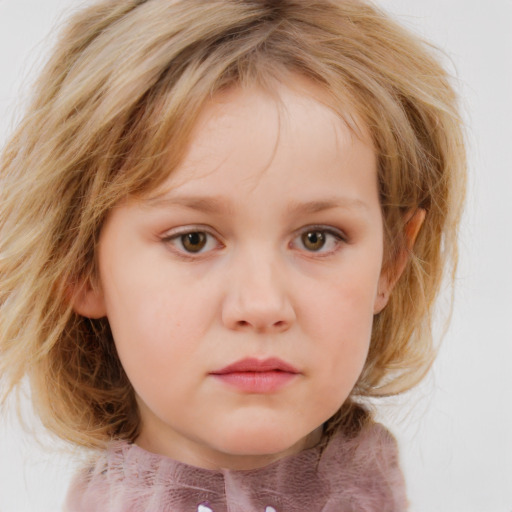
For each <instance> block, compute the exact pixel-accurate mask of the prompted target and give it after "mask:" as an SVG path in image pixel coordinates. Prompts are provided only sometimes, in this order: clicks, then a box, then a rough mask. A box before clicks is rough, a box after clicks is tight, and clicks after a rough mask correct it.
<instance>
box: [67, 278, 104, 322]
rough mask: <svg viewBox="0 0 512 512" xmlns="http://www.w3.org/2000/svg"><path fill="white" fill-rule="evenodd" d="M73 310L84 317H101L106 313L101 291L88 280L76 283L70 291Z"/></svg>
mask: <svg viewBox="0 0 512 512" xmlns="http://www.w3.org/2000/svg"><path fill="white" fill-rule="evenodd" d="M71 300H72V304H73V310H74V311H75V313H77V314H78V315H81V316H85V317H86V318H103V317H104V316H106V315H107V311H106V307H105V299H104V297H103V291H102V290H101V288H100V287H96V286H93V285H92V284H91V282H90V281H89V280H87V281H84V282H82V283H80V284H78V285H77V286H76V288H75V290H73V293H71Z"/></svg>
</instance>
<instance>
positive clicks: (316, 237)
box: [302, 231, 325, 251]
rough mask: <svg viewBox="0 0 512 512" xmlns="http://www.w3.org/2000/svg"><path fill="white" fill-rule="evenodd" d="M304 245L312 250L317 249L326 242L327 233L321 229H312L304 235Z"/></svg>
mask: <svg viewBox="0 0 512 512" xmlns="http://www.w3.org/2000/svg"><path fill="white" fill-rule="evenodd" d="M302 239H303V242H304V246H305V247H306V249H309V250H310V251H317V250H318V249H321V248H322V247H323V246H324V244H325V235H324V234H323V233H322V232H320V231H311V232H309V233H306V234H305V235H303V237H302Z"/></svg>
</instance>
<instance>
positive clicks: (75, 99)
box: [0, 0, 465, 446]
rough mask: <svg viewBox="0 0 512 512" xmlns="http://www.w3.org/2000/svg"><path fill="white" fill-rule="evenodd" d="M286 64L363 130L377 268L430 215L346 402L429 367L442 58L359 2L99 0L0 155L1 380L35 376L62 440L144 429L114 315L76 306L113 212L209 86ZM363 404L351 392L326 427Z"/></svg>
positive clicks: (441, 235)
mask: <svg viewBox="0 0 512 512" xmlns="http://www.w3.org/2000/svg"><path fill="white" fill-rule="evenodd" d="M290 72H291V73H295V74H300V75H302V76H304V77H306V78H308V79H310V80H312V81H314V82H315V83H317V84H319V85H320V86H321V87H322V88H323V89H324V90H325V91H326V92H327V93H328V94H329V95H330V97H331V98H332V104H333V108H335V109H336V111H338V112H339V113H340V115H342V116H345V117H347V116H348V114H349V113H350V112H355V113H356V114H357V117H358V119H360V120H361V121H362V123H363V124H364V126H365V127H366V129H367V130H368V131H369V133H370V134H371V137H372V139H373V144H374V147H375V151H376V153H377V156H378V179H379V187H380V195H381V204H382V211H383V217H384V225H385V246H386V257H385V262H384V265H389V264H390V263H391V262H392V261H393V260H394V259H395V258H396V257H397V255H398V254H399V253H400V251H403V250H404V244H405V241H404V236H403V233H404V229H405V222H406V220H407V219H406V217H407V213H408V212H413V211H414V210H416V209H418V208H422V209H424V210H425V211H426V218H425V221H424V224H423V227H422V229H421V231H420V233H419V235H418V238H417V240H416V244H415V246H414V251H413V254H411V256H410V259H409V263H408V264H407V267H406V269H405V271H404V273H403V275H402V276H401V278H400V279H399V281H398V283H397V285H396V286H395V289H394V291H393V293H392V295H391V298H390V301H389V303H388V305H387V307H386V308H385V309H384V310H383V311H382V312H381V313H380V314H378V315H377V316H376V317H375V321H374V326H373V333H372V340H371V346H370V351H369V354H368V359H367V362H366V365H365V368H364V370H363V373H362V375H361V377H360V379H359V381H358V383H357V384H356V387H355V388H354V391H353V394H352V395H353V397H358V396H381V395H389V394H396V393H400V392H403V391H404V390H407V389H409V388H410V387H412V386H414V385H415V384H416V383H417V382H419V380H420V379H421V378H422V377H423V376H424V374H425V372H426V371H427V370H428V368H429V367H430V365H431V363H432V361H433V358H434V355H435V349H434V345H433V343H432V335H431V323H432V318H431V316H432V315H431V313H432V306H433V302H434V299H435V297H436V295H437V294H438V292H439V289H440V285H441V280H442V277H443V269H445V268H451V269H452V270H454V268H455V264H456V256H457V254H456V236H457V232H456V230H457V225H458V222H459V218H460V213H461V206H462V199H463V190H464V174H465V155H464V143H463V135H462V131H461V123H460V119H459V117H458V113H457V102H456V95H455V93H454V91H453V89H452V87H451V85H450V83H449V77H448V76H447V74H446V72H445V71H444V70H443V68H442V67H441V66H440V65H439V63H438V61H437V59H436V58H435V57H434V56H433V55H432V50H431V49H430V48H429V47H427V45H425V44H423V43H422V42H421V41H419V40H418V39H417V38H416V37H415V36H412V35H411V34H409V33H408V32H407V31H405V30H404V29H403V28H401V27H400V26H399V25H397V24H396V23H395V22H394V21H392V20H391V19H390V18H389V17H388V16H387V15H385V14H384V13H382V12H380V11H379V10H378V9H377V8H375V7H373V6H372V5H370V4H368V3H365V2H363V1H359V0H282V1H279V2H273V1H271V0H266V1H265V0H212V1H207V2H205V1H204V0H174V1H170V0H103V1H102V2H99V3H97V4H95V5H92V6H90V7H88V8H86V9H85V10H83V11H82V12H80V13H78V14H76V15H75V16H74V17H73V18H72V19H71V21H70V23H69V25H68V26H67V28H66V30H65V31H64V33H63V34H62V36H61V38H60V40H59V42H58V44H57V46H56V48H55V50H54V53H53V55H52V56H51V58H50V60H49V62H48V64H47V66H46V68H45V71H44V72H43V74H42V76H41V77H40V78H39V81H38V82H37V84H36V89H35V90H36V92H35V97H34V100H33V102H32V104H31V106H30V107H29V109H28V112H27V113H26V115H25V117H24V119H23V121H22V122H21V124H20V126H19V127H18V129H17V131H16V132H15V133H14V135H13V137H12V139H11V140H10V142H9V143H8V144H7V146H6V147H5V150H4V154H3V157H2V160H1V174H0V180H1V188H2V192H1V193H2V199H1V206H0V244H1V245H0V255H1V269H0V308H1V309H0V357H1V358H0V375H1V378H2V380H3V381H4V383H6V384H7V386H6V389H7V393H9V392H10V391H12V390H13V388H15V387H16V386H17V385H18V384H19V383H20V381H21V379H22V378H23V377H24V376H25V375H28V377H29V380H30V385H31V390H32V397H33V403H34V406H35V408H36V410H37V412H38V414H39V415H40V417H41V418H42V420H43V422H44V424H45V425H46V426H47V427H48V428H50V429H52V430H53V431H54V432H56V433H57V434H59V435H60V436H61V437H63V438H65V439H68V440H71V441H73V442H76V443H79V444H83V445H89V446H98V445H102V444H103V443H104V442H105V441H106V440H108V439H111V438H113V437H115V438H124V439H130V440H133V439H134V438H135V437H136V436H137V433H138V429H139V416H138V412H137V406H136V403H135V399H134V392H133V389H132V387H131V385H130V383H129V381H128V379H127V377H126V375H125V373H124V371H123V368H122V367H121V364H120V362H119V359H118V357H117V354H116V350H115V346H114V343H113V340H112V335H111V332H110V329H109V326H108V322H107V321H106V319H101V320H90V319H86V318H83V317H80V316H79V315H77V314H75V313H74V312H73V310H72V306H71V304H72V302H73V297H71V296H70V293H71V292H70V290H74V289H76V288H77V287H78V283H81V282H84V281H89V282H90V283H92V285H93V286H94V283H95V276H96V261H95V255H96V247H97V242H98V237H99V233H100V230H101V228H102V224H103V222H104V220H105V218H106V216H107V215H108V213H109V211H110V210H111V209H112V207H113V206H114V205H116V203H118V202H119V201H120V200H121V199H122V198H125V197H126V196H129V195H141V194H147V193H148V192H150V191H152V190H154V189H155V188H156V187H157V186H158V185H159V184H161V183H162V182H163V180H165V179H166V178H167V177H168V175H169V172H170V169H171V172H172V169H173V168H175V167H176V165H178V164H179V162H180V159H181V158H182V156H183V154H184V151H185V148H186V145H187V141H188V139H189V135H190V132H191V129H192V127H193V126H194V123H195V120H196V119H197V117H198V114H199V112H200V111H201V107H202V105H204V103H205V102H206V101H207V100H208V99H209V98H210V97H211V96H212V95H213V94H214V93H215V92H216V91H218V90H220V89H222V88H225V87H229V86H232V85H240V86H244V85H245V84H257V85H259V86H262V87H266V88H267V89H271V88H272V80H274V79H278V80H280V79H281V80H282V79H284V77H285V76H286V74H287V73H290ZM357 410H358V408H357V406H356V405H355V402H353V401H352V399H349V400H348V401H347V403H346V404H345V405H344V407H342V409H341V410H340V412H339V413H338V414H337V416H336V417H335V418H333V419H332V420H331V424H336V425H338V426H339V424H344V425H345V426H350V425H349V424H350V422H354V421H356V420H357V418H358V417H359V416H358V415H357V414H355V411H357ZM343 418H345V419H343ZM347 418H348V419H347ZM357 421H359V420H357Z"/></svg>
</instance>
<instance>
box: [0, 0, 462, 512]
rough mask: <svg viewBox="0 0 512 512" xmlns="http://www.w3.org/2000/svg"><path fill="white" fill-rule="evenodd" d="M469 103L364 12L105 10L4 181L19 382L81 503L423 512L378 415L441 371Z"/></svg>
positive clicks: (4, 329) (315, 7) (10, 353)
mask: <svg viewBox="0 0 512 512" xmlns="http://www.w3.org/2000/svg"><path fill="white" fill-rule="evenodd" d="M464 165H465V160H464V148H463V138H462V135H461V128H460V123H459V118H458V116H457V110H456V98H455V95H454V93H453V90H452V89H451V87H450V85H449V80H448V77H447V75H446V73H445V72H444V71H443V69H442V68H441V67H440V66H439V64H438V63H437V62H436V60H435V59H434V58H433V57H432V56H431V55H430V53H429V51H427V49H426V48H425V47H424V46H423V45H422V43H420V42H419V41H417V40H416V39H415V38H414V37H413V36H411V35H410V34H408V33H407V32H405V31H404V30H403V29H401V28H400V27H398V26H397V25H396V24H395V23H394V22H392V21H391V20H390V19H389V18H387V17H386V15H384V14H383V13H382V12H380V11H378V10H377V9H376V8H374V7H373V6H371V5H369V4H367V3H364V2H362V1H360V0H314V1H305V0H283V1H280V2H271V1H264V0H214V1H209V2H205V1H203V0H201V1H200V0H172V1H171V0H146V1H144V0H103V1H102V2H99V3H96V4H94V5H91V6H90V7H88V8H87V9H85V10H84V11H83V12H81V13H79V14H78V15H76V16H75V17H74V19H72V20H71V22H70V24H69V26H68V28H67V29H66V32H65V33H64V34H63V35H62V37H61V39H60V42H59V44H58V45H57V48H56V49H55V52H54V55H53V57H52V58H51V60H50V62H49V63H48V65H47V67H46V69H45V72H44V73H43V75H42V76H41V78H40V81H39V83H38V84H37V88H36V95H35V97H34V100H33V103H32V105H31V107H30V108H29V111H28V113H27V114H26V116H25V119H24V120H23V121H22V123H21V125H20V127H19V128H18V131H17V132H16V133H15V134H14V136H13V138H12V140H11V141H10V143H9V144H8V145H7V146H6V149H5V152H4V155H3V159H2V166H1V180H2V195H3V197H2V202H1V217H0V219H1V224H0V230H1V231H0V232H1V242H0V243H1V254H2V266H1V274H0V279H1V281H0V290H1V291H0V294H1V295H0V297H1V298H0V307H1V313H0V322H1V324H0V325H1V330H0V347H1V362H0V365H1V366H0V369H1V375H2V378H3V379H4V382H5V383H6V384H7V387H8V390H9V391H10V390H12V389H13V388H14V387H16V386H17V385H18V384H19V382H20V380H21V379H22V378H23V377H24V376H25V375H27V376H28V378H29V381H30V385H31V390H32V398H33V403H34V407H35V409H36V411H37V412H38V414H39V415H40V417H41V418H42V420H43V422H44V424H45V425H46V426H47V427H48V428H49V429H50V430H52V431H53V432H55V433H57V434H58V435H59V436H61V437H62V438H64V439H66V440H69V441H71V442H73V443H76V444H79V445H82V446H86V447H90V448H95V449H97V450H99V451H97V452H95V453H96V455H95V457H94V460H93V461H92V462H91V464H90V465H89V466H88V467H86V468H85V469H84V470H83V472H81V473H80V474H79V475H77V477H76V479H75V481H74V483H73V485H72V487H71V489H70V491H69V495H68V500H67V504H66V509H67V510H70V511H95V510H98V511H99V510H109V511H127V510H137V511H139V510H147V511H154V510H171V511H176V512H181V511H183V512H185V511H192V512H195V511H202V512H208V511H213V512H224V511H228V510H229V511H237V512H242V511H248V512H253V511H255V512H256V511H265V510H266V511H268V512H271V511H277V512H293V511H306V510H307V511H317V510H318V511H320V510H322V511H326V512H327V511H333V512H334V511H337V512H339V511H380V512H382V511H401V510H406V508H407V503H406V497H405V490H404V484H403V478H402V475H401V472H400V469H399V466H398V455H397V451H396V444H395V441H394V440H393V438H392V436H391V435H390V434H389V433H388V432H387V431H386V430H385V429H384V427H382V426H380V425H378V424H376V423H374V422H373V421H372V415H371V413H370V410H369V408H368V407H367V406H365V404H364V399H365V397H378V396H386V395H392V394H397V393H400V392H403V391H405V390H407V389H410V388H411V387H413V386H414V385H415V384H416V383H417V382H419V381H420V379H421V378H422V377H423V376H424V375H425V373H426V371H427V370H428V368H429V367H430V365H431V363H432V360H433V357H434V349H433V345H432V342H431V337H430V323H431V318H430V316H431V310H432V305H433V301H434V299H435V297H436V295H437V293H438V291H439V287H440V282H441V278H442V275H443V269H444V268H445V267H447V266H449V265H450V264H451V266H452V268H453V265H454V264H455V259H456V247H455V239H456V230H457V225H458V220H459V215H460V209H461V202H462V193H461V190H463V183H464Z"/></svg>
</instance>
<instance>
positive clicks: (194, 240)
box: [163, 230, 219, 254]
mask: <svg viewBox="0 0 512 512" xmlns="http://www.w3.org/2000/svg"><path fill="white" fill-rule="evenodd" d="M163 241H164V242H166V243H167V244H169V245H171V246H173V248H174V249H176V250H177V251H179V252H183V253H188V254H199V253H203V252H207V251H210V250H212V249H215V247H217V246H218V245H219V242H218V241H217V239H216V238H215V237H214V236H213V235H211V234H210V233H208V232H206V231H199V230H198V231H186V232H181V233H176V234H171V235H169V236H166V237H165V238H164V239H163Z"/></svg>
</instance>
